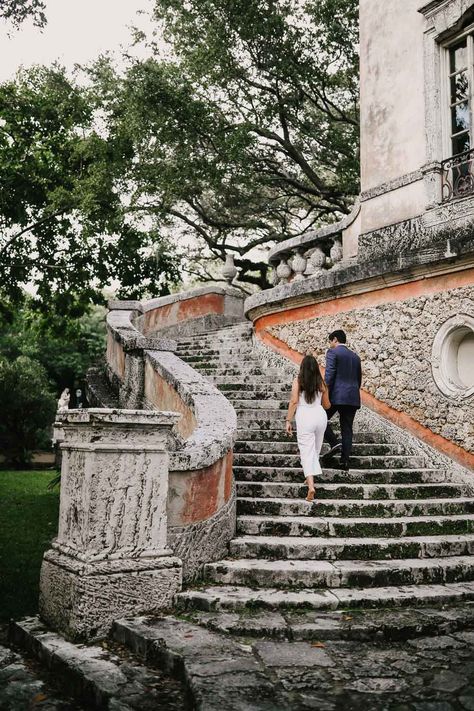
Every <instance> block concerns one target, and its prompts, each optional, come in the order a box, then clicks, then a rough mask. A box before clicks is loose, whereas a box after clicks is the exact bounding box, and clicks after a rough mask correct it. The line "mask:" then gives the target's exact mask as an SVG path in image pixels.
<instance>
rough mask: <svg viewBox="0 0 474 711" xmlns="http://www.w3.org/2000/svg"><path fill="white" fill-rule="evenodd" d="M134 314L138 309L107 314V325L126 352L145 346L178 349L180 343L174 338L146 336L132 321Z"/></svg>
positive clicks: (163, 349)
mask: <svg viewBox="0 0 474 711" xmlns="http://www.w3.org/2000/svg"><path fill="white" fill-rule="evenodd" d="M134 315H136V311H130V310H125V309H122V310H120V309H119V310H114V311H110V312H109V313H108V314H107V326H108V327H109V329H110V331H111V333H112V335H113V337H114V339H115V340H116V341H118V343H120V344H121V345H122V346H123V348H124V351H125V352H127V351H133V350H142V349H144V348H154V349H156V350H160V351H173V352H174V351H175V350H176V349H177V347H178V345H177V343H176V341H175V340H173V339H172V338H162V337H160V336H144V335H143V334H142V333H141V332H140V331H139V330H138V329H137V328H136V327H135V326H134V325H133V323H132V319H133V317H134Z"/></svg>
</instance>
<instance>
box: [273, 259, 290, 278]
mask: <svg viewBox="0 0 474 711" xmlns="http://www.w3.org/2000/svg"><path fill="white" fill-rule="evenodd" d="M276 273H277V276H278V281H279V283H280V284H286V283H287V281H288V279H289V278H290V276H291V267H290V265H289V264H287V263H286V262H285V260H284V259H281V260H280V264H279V265H278V266H277V268H276Z"/></svg>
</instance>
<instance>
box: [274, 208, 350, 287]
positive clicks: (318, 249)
mask: <svg viewBox="0 0 474 711" xmlns="http://www.w3.org/2000/svg"><path fill="white" fill-rule="evenodd" d="M359 213H360V203H359V201H358V200H357V201H356V203H355V204H354V208H353V209H352V211H351V213H350V214H349V215H347V216H346V217H344V218H343V219H342V220H341V221H339V222H336V223H335V224H333V225H325V226H324V227H321V228H320V229H318V230H316V231H314V232H310V233H309V234H305V235H302V236H300V237H292V238H291V239H288V240H285V241H284V242H280V243H279V244H278V245H277V246H276V247H274V248H273V249H272V250H271V251H270V252H269V254H268V261H269V263H270V264H271V265H272V266H273V267H274V279H273V284H274V286H276V285H277V284H286V283H288V282H289V281H300V280H302V279H305V278H306V277H309V276H315V275H317V274H321V273H323V272H325V271H327V270H328V269H333V268H337V267H338V266H339V265H340V264H341V262H342V261H343V259H344V257H345V256H347V255H346V254H345V251H344V248H343V232H344V231H345V230H347V229H349V228H350V227H351V226H352V225H353V224H354V222H355V221H356V220H357V218H358V216H359Z"/></svg>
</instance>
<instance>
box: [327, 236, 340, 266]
mask: <svg viewBox="0 0 474 711" xmlns="http://www.w3.org/2000/svg"><path fill="white" fill-rule="evenodd" d="M329 254H330V256H331V261H332V263H333V264H334V266H336V264H339V262H341V261H342V256H343V251H342V242H341V240H339V239H336V240H334V244H333V246H332V247H331V251H330V252H329Z"/></svg>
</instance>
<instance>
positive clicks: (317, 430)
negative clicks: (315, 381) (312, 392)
mask: <svg viewBox="0 0 474 711" xmlns="http://www.w3.org/2000/svg"><path fill="white" fill-rule="evenodd" d="M321 398H322V393H316V397H315V399H314V402H312V403H310V404H308V403H307V402H306V400H305V396H304V393H300V397H299V400H298V405H297V408H296V414H295V420H296V439H297V441H298V447H299V450H300V457H301V465H302V467H303V471H304V476H305V478H306V477H307V476H310V475H313V476H314V475H317V474H322V469H321V465H320V463H319V454H320V452H321V447H322V446H323V437H324V431H325V429H326V425H327V423H328V418H327V415H326V410H325V409H324V407H323V406H322V405H321Z"/></svg>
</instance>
